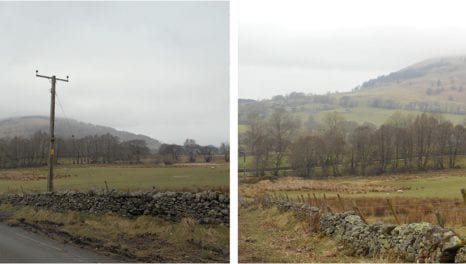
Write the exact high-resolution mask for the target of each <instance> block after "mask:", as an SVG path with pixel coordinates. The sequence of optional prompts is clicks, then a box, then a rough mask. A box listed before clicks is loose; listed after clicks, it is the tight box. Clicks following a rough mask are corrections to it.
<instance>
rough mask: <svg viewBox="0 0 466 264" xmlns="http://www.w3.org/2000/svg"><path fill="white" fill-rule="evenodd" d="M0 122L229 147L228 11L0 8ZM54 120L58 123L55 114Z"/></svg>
mask: <svg viewBox="0 0 466 264" xmlns="http://www.w3.org/2000/svg"><path fill="white" fill-rule="evenodd" d="M0 36H1V38H0V39H1V41H0V58H1V63H0V89H1V91H2V96H0V118H7V117H11V116H23V115H48V114H49V100H50V94H49V87H50V84H49V82H48V81H47V80H45V79H40V78H36V77H35V76H34V73H35V70H36V69H38V70H39V73H42V74H45V75H48V74H56V75H57V77H65V76H66V75H70V82H69V83H67V84H64V83H58V84H57V94H58V97H59V99H60V101H61V103H62V105H63V108H64V111H65V113H66V115H67V117H69V118H74V119H77V120H80V121H84V122H90V123H94V124H99V125H106V126H111V127H114V128H117V129H120V130H127V131H130V132H134V133H140V134H145V135H148V136H151V137H153V138H156V139H159V140H161V141H163V142H167V143H172V142H173V143H183V141H184V139H185V138H187V137H189V138H194V139H196V140H197V141H198V143H201V144H215V145H218V144H220V142H223V141H227V140H228V139H229V88H228V87H229V10H228V3H227V2H98V3H96V2H42V3H39V2H0ZM57 116H63V113H62V111H61V109H60V108H59V106H58V105H57Z"/></svg>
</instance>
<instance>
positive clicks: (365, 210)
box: [259, 189, 466, 227]
mask: <svg viewBox="0 0 466 264" xmlns="http://www.w3.org/2000/svg"><path fill="white" fill-rule="evenodd" d="M458 194H459V195H458V198H408V197H392V198H382V197H353V198H348V197H344V196H343V195H340V194H337V197H334V196H333V197H327V195H326V194H325V193H324V194H320V195H316V194H315V193H312V192H308V193H303V194H301V195H298V196H295V197H290V196H288V194H286V193H285V194H283V193H278V194H277V193H269V194H266V195H265V196H264V197H262V198H259V199H261V201H260V202H261V203H262V204H264V203H265V204H267V205H268V206H270V205H274V206H278V207H280V208H281V209H290V210H295V211H301V212H299V215H301V216H302V215H304V216H305V215H309V212H311V211H315V208H318V210H319V211H320V212H330V213H332V214H333V213H339V212H344V211H349V210H352V211H355V212H356V213H358V214H359V215H360V217H361V218H363V219H364V220H365V221H366V219H367V220H369V222H376V221H379V220H382V221H384V222H393V223H396V224H407V223H413V222H430V223H432V224H436V225H440V226H445V225H449V226H456V227H457V226H466V190H465V189H461V190H460V192H458ZM460 197H461V198H460Z"/></svg>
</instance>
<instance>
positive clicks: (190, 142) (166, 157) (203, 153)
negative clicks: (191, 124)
mask: <svg viewBox="0 0 466 264" xmlns="http://www.w3.org/2000/svg"><path fill="white" fill-rule="evenodd" d="M218 154H220V155H223V158H224V159H225V161H226V162H229V161H230V144H228V143H222V144H221V145H220V147H219V148H217V147H215V146H213V145H208V146H201V145H199V144H197V143H196V141H195V140H194V139H189V138H188V139H186V140H185V142H184V144H183V145H177V144H162V146H160V149H159V155H161V156H162V158H163V162H164V163H165V164H174V163H178V162H181V159H182V157H183V156H186V157H187V158H188V160H187V161H188V162H196V161H197V159H198V157H202V159H203V160H204V161H205V162H211V161H212V160H213V158H214V155H218Z"/></svg>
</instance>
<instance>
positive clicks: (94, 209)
mask: <svg viewBox="0 0 466 264" xmlns="http://www.w3.org/2000/svg"><path fill="white" fill-rule="evenodd" d="M0 201H1V202H2V203H10V204H13V205H19V206H32V207H35V208H44V209H51V210H54V211H59V212H64V211H80V212H87V213H93V214H103V213H109V212H113V213H117V214H119V215H122V216H128V217H131V216H139V215H151V216H157V217H161V218H164V219H166V220H171V221H179V220H180V219H181V218H183V217H191V218H193V219H194V220H196V221H198V222H199V223H203V224H207V223H208V224H218V223H224V224H228V223H229V221H230V217H229V210H230V198H229V195H228V194H225V193H221V192H211V191H205V192H197V193H192V192H150V193H142V192H137V193H119V192H109V193H96V192H62V193H41V194H8V195H3V196H1V197H0Z"/></svg>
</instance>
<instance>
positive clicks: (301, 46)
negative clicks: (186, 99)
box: [238, 0, 466, 99]
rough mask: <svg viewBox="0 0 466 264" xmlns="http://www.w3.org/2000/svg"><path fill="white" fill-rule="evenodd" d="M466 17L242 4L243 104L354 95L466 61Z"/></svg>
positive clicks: (413, 0) (381, 8)
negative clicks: (439, 64) (451, 58)
mask: <svg viewBox="0 0 466 264" xmlns="http://www.w3.org/2000/svg"><path fill="white" fill-rule="evenodd" d="M462 2H463V3H462ZM465 10H466V3H464V1H452V0H442V1H440V0H438V1H425V0H424V1H417V0H409V1H402V0H377V1H373V0H351V1H346V0H325V1H323V0H322V1H320V0H319V1H317V0H316V1H312V0H304V1H291V0H290V1H285V0H281V1H272V0H247V1H240V4H239V30H240V32H239V36H238V38H239V96H240V98H253V99H259V98H262V99H263V98H269V97H271V96H273V95H277V94H287V93H290V92H293V91H299V92H305V93H314V94H323V93H326V92H328V91H330V92H335V91H340V92H342V91H349V90H351V89H352V88H354V87H355V86H357V85H359V84H361V83H362V82H364V81H366V80H368V79H371V78H375V77H377V76H379V75H381V74H388V73H390V72H393V71H397V70H399V69H401V68H404V67H406V66H408V65H410V64H414V63H417V62H419V61H422V60H424V59H428V58H431V57H439V56H448V55H466V16H465Z"/></svg>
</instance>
